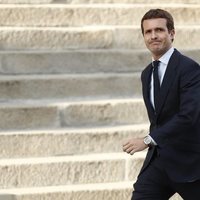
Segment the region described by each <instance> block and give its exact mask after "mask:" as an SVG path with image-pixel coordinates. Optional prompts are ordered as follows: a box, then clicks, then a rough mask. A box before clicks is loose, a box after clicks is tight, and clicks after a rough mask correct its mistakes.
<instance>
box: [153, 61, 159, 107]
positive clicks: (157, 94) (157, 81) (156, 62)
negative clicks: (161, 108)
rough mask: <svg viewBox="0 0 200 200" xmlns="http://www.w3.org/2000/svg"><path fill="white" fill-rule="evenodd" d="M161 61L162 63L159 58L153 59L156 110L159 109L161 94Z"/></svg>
mask: <svg viewBox="0 0 200 200" xmlns="http://www.w3.org/2000/svg"><path fill="white" fill-rule="evenodd" d="M159 63H160V61H159V60H155V61H153V81H154V105H155V110H157V109H158V104H159V95H160V80H159V76H158V66H159Z"/></svg>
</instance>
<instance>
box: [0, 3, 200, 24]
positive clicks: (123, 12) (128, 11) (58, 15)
mask: <svg viewBox="0 0 200 200" xmlns="http://www.w3.org/2000/svg"><path fill="white" fill-rule="evenodd" d="M159 7H160V8H163V9H166V10H168V11H169V12H170V13H172V15H173V17H174V20H175V22H176V24H179V25H180V24H182V25H186V24H193V25H194V24H195V25H197V24H199V18H200V6H199V5H193V6H192V5H187V4H183V5H181V6H180V5H173V6H172V5H170V4H160V5H159ZM152 8H155V5H154V4H147V5H146V6H144V5H143V4H133V5H132V4H131V5H126V4H120V5H112V4H109V5H108V4H106V5H103V4H101V5H91V6H89V5H63V4H62V5H55V4H54V5H49V4H48V5H32V6H31V5H21V6H20V5H4V6H0V26H31V27H34V26H42V27H54V26H55V27H56V26H64V27H68V26H72V27H73V26H91V25H93V26H98V25H137V26H139V25H140V20H141V18H142V16H143V15H144V14H145V13H146V12H147V10H149V9H152Z"/></svg>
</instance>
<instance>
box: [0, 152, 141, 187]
mask: <svg viewBox="0 0 200 200" xmlns="http://www.w3.org/2000/svg"><path fill="white" fill-rule="evenodd" d="M129 159H134V162H140V159H138V158H137V157H130V156H126V154H125V153H121V154H120V153H118V154H113V153H111V154H93V155H84V156H68V157H67V156H66V157H49V158H48V157H45V158H37V159H33V158H32V159H28V158H27V159H12V160H10V159H9V160H3V159H2V160H0V177H1V178H0V187H1V188H2V189H3V188H21V187H42V186H52V185H54V186H58V185H70V184H83V183H106V182H121V181H125V171H126V168H125V167H126V162H127V161H128V160H129ZM135 166H137V164H136V165H135ZM132 170H133V173H134V174H135V176H136V175H137V170H136V169H134V167H133V166H132ZM134 170H135V172H134ZM135 178H136V177H134V179H135Z"/></svg>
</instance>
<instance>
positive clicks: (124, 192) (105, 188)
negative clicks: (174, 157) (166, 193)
mask: <svg viewBox="0 0 200 200" xmlns="http://www.w3.org/2000/svg"><path fill="white" fill-rule="evenodd" d="M132 191H133V182H132V181H123V182H117V183H97V184H80V185H71V186H52V187H40V188H35V187H34V188H22V189H4V190H0V199H1V200H35V199H37V200H55V199H56V200H63V199H65V200H86V199H87V200H102V199H104V200H127V199H131V193H132ZM5 194H7V195H5ZM170 200H182V198H181V197H180V196H179V195H177V194H175V195H174V196H173V197H172V198H170Z"/></svg>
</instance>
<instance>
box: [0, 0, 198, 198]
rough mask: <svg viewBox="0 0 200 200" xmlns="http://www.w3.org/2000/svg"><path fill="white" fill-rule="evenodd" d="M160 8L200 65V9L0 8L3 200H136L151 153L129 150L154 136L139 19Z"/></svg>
mask: <svg viewBox="0 0 200 200" xmlns="http://www.w3.org/2000/svg"><path fill="white" fill-rule="evenodd" d="M156 7H160V8H164V9H167V10H169V11H170V12H171V13H172V14H173V15H174V18H175V22H176V35H177V38H176V39H175V44H174V46H175V47H177V48H178V49H179V50H181V51H182V52H184V53H185V54H187V55H189V56H191V57H193V58H194V59H195V60H197V61H198V62H200V48H199V46H200V41H199V35H200V22H199V17H200V12H199V10H200V3H199V0H162V3H160V0H123V1H122V0H103V1H100V0H71V1H70V0H0V73H1V74H0V116H1V120H0V157H1V159H0V200H103V199H104V200H128V199H130V197H131V192H132V184H133V183H134V181H135V179H136V177H137V174H138V172H139V169H140V167H141V165H142V162H143V159H144V156H145V152H141V153H137V154H135V155H134V156H129V155H126V154H125V153H123V152H122V148H121V144H122V142H123V140H124V139H126V138H127V137H132V136H144V135H146V133H147V130H148V120H147V116H146V111H145V108H144V105H143V101H142V98H141V85H140V72H141V70H142V69H143V68H144V67H145V66H146V65H147V64H148V63H149V61H150V54H149V52H148V51H147V50H146V49H145V46H144V43H143V38H142V35H141V31H140V19H141V17H142V16H143V14H144V13H145V12H146V11H147V10H149V9H150V8H156ZM171 199H173V200H175V199H181V198H180V197H179V196H177V195H175V196H174V197H173V198H171Z"/></svg>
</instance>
